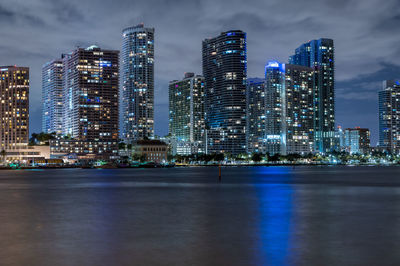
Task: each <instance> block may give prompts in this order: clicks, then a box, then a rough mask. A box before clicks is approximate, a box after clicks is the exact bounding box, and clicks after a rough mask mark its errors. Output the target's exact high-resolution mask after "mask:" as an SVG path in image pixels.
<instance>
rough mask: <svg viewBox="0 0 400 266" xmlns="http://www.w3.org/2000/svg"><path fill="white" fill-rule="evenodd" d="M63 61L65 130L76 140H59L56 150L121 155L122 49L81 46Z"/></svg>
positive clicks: (64, 132)
mask: <svg viewBox="0 0 400 266" xmlns="http://www.w3.org/2000/svg"><path fill="white" fill-rule="evenodd" d="M62 63H63V72H62V74H63V100H64V101H63V130H62V134H63V135H68V136H70V137H71V138H72V139H73V140H71V141H61V142H60V141H58V140H57V141H55V142H54V145H53V146H54V147H52V149H53V151H54V152H63V151H64V152H65V153H78V154H95V155H99V156H102V155H104V157H109V156H114V155H117V152H118V150H117V145H118V110H119V109H118V106H119V105H118V98H119V97H118V93H119V91H118V84H119V51H113V50H102V49H100V48H99V47H97V46H94V45H93V46H90V47H88V48H86V49H83V48H78V49H76V50H74V51H72V52H71V53H69V54H64V55H63V58H62ZM64 142H65V143H64ZM67 142H68V143H67Z"/></svg>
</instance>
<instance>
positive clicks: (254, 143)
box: [246, 78, 265, 153]
mask: <svg viewBox="0 0 400 266" xmlns="http://www.w3.org/2000/svg"><path fill="white" fill-rule="evenodd" d="M264 85H265V80H264V79H261V78H249V79H247V93H246V98H247V99H246V102H247V108H246V110H247V129H246V138H247V146H246V147H247V152H248V153H253V152H261V153H264V152H265V151H264V137H265V86H264Z"/></svg>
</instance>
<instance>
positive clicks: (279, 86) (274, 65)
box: [264, 61, 286, 155]
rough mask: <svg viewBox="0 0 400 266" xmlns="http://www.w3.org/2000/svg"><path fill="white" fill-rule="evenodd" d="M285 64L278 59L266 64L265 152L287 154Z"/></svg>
mask: <svg viewBox="0 0 400 266" xmlns="http://www.w3.org/2000/svg"><path fill="white" fill-rule="evenodd" d="M285 117H286V89H285V64H281V63H279V62H276V61H271V62H268V63H267V65H266V66H265V136H264V145H265V152H266V153H269V154H270V155H273V154H277V153H279V154H286V119H285Z"/></svg>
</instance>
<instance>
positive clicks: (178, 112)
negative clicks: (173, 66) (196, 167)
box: [169, 73, 205, 154]
mask: <svg viewBox="0 0 400 266" xmlns="http://www.w3.org/2000/svg"><path fill="white" fill-rule="evenodd" d="M204 130H205V124H204V78H203V77H202V76H195V75H194V74H193V73H185V77H184V79H183V80H179V81H178V80H174V81H171V82H170V83H169V134H170V135H171V137H173V138H175V139H176V140H177V141H178V142H181V143H182V144H183V145H185V144H186V145H187V146H188V148H189V149H188V151H189V153H198V152H204V138H205V135H204V133H205V132H204ZM179 153H180V152H179V151H178V154H179ZM185 153H186V152H185Z"/></svg>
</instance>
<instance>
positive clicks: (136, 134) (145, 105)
mask: <svg viewBox="0 0 400 266" xmlns="http://www.w3.org/2000/svg"><path fill="white" fill-rule="evenodd" d="M122 36H123V46H122V138H123V139H124V140H125V142H127V143H132V142H135V141H137V140H140V139H145V138H153V137H154V28H145V27H144V25H143V24H139V25H137V26H134V27H129V28H126V29H124V30H123V32H122Z"/></svg>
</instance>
